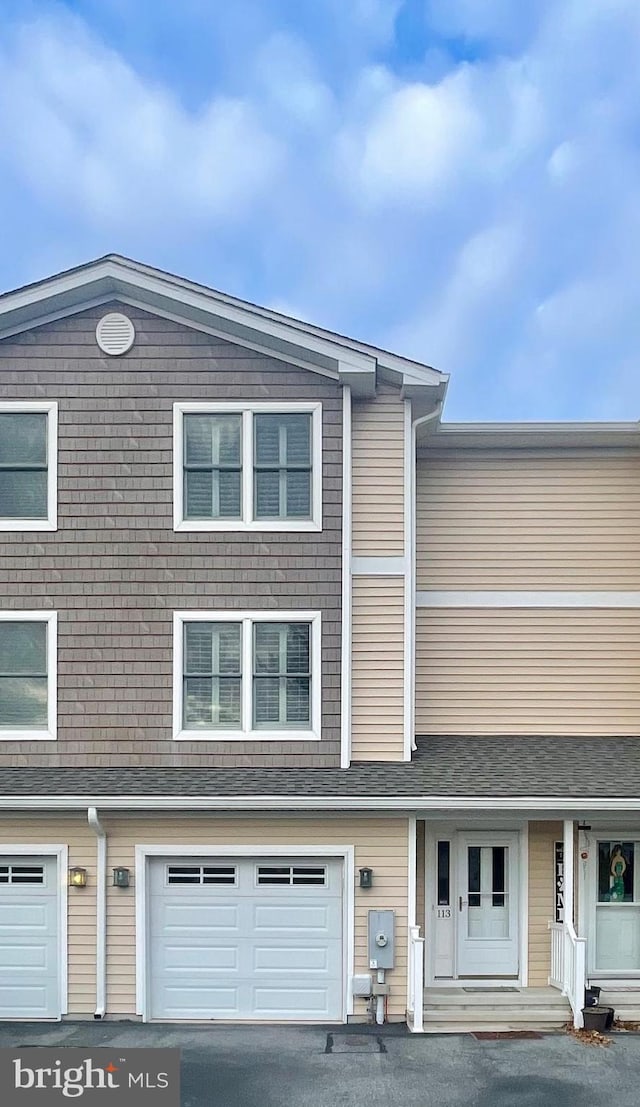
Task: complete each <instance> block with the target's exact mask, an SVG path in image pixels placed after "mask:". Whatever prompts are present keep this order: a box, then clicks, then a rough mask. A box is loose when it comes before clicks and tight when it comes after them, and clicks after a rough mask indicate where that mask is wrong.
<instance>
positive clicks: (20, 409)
mask: <svg viewBox="0 0 640 1107" xmlns="http://www.w3.org/2000/svg"><path fill="white" fill-rule="evenodd" d="M39 411H40V412H44V413H45V414H46V416H47V517H46V519H7V518H6V516H0V531H23V530H57V529H58V404H57V403H56V401H55V400H34V401H27V400H3V401H2V402H1V403H0V413H10V414H13V415H30V414H31V413H32V412H39Z"/></svg>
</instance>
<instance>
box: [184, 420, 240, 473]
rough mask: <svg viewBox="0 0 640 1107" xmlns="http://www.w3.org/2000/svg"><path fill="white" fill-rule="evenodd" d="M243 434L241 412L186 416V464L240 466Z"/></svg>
mask: <svg viewBox="0 0 640 1107" xmlns="http://www.w3.org/2000/svg"><path fill="white" fill-rule="evenodd" d="M241 437H242V417H241V416H240V415H236V414H233V415H185V416H184V460H185V464H186V465H203V466H205V467H206V466H209V467H211V466H218V465H222V466H224V465H231V466H240V464H241V460H240V453H241Z"/></svg>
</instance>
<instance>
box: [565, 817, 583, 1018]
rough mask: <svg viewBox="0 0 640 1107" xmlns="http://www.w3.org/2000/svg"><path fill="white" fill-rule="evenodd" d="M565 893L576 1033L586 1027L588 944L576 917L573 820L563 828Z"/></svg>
mask: <svg viewBox="0 0 640 1107" xmlns="http://www.w3.org/2000/svg"><path fill="white" fill-rule="evenodd" d="M562 866H563V882H562V883H563V892H564V903H563V908H564V926H563V929H564V965H563V989H562V990H563V992H564V994H565V995H566V996H567V998H568V1000H569V1003H570V1004H571V1010H572V1011H573V1025H574V1027H575V1028H576V1030H580V1029H581V1028H582V1027H583V1026H584V1017H583V1014H582V1008H583V1007H584V991H585V985H586V941H585V939H584V938H578V936H577V934H576V929H575V923H574V916H575V907H574V887H575V884H574V881H575V866H574V824H573V819H565V820H564V824H563V860H562Z"/></svg>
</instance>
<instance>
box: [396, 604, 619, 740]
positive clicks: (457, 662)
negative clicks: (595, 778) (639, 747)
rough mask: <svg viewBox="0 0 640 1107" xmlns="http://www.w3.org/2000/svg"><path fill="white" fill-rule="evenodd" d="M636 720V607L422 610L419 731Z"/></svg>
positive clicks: (605, 728) (559, 730) (595, 726)
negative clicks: (601, 608) (630, 608)
mask: <svg viewBox="0 0 640 1107" xmlns="http://www.w3.org/2000/svg"><path fill="white" fill-rule="evenodd" d="M639 729H640V610H629V609H626V610H597V609H589V608H582V609H571V610H569V609H562V610H560V609H532V608H526V609H500V610H497V609H472V610H467V609H461V608H460V609H452V608H449V609H437V610H433V609H432V610H430V609H425V608H421V609H419V610H418V612H417V629H416V731H417V732H418V733H419V734H420V733H422V734H478V735H480V734H553V735H585V734H588V735H622V734H628V735H637V734H638V730H639Z"/></svg>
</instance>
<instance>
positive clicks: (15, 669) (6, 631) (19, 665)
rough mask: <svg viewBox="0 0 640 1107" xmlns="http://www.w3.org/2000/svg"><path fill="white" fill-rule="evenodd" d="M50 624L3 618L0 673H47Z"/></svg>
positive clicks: (0, 640)
mask: <svg viewBox="0 0 640 1107" xmlns="http://www.w3.org/2000/svg"><path fill="white" fill-rule="evenodd" d="M46 673H47V624H46V623H45V622H41V621H38V622H18V621H16V622H15V623H14V622H13V621H11V620H8V621H7V622H5V621H4V620H0V676H10V675H21V676H30V675H33V676H46Z"/></svg>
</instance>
